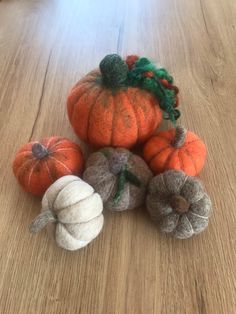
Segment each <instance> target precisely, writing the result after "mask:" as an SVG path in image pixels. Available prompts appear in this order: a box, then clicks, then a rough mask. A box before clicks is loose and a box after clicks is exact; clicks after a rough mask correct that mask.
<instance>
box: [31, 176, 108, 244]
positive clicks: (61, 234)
mask: <svg viewBox="0 0 236 314" xmlns="http://www.w3.org/2000/svg"><path fill="white" fill-rule="evenodd" d="M102 210H103V204H102V199H101V197H100V195H99V194H98V193H95V192H94V189H93V188H92V187H91V186H90V185H89V184H88V183H86V182H84V181H83V180H81V179H80V178H79V177H76V176H72V175H68V176H64V177H62V178H60V179H58V180H57V181H55V182H54V183H53V184H52V185H51V186H50V187H49V188H48V189H47V191H46V192H45V194H44V197H43V200H42V212H41V214H40V215H39V216H38V217H36V218H35V220H34V221H33V222H32V224H31V225H30V231H31V232H32V233H37V232H38V231H40V230H41V229H42V228H43V227H45V226H46V225H48V231H49V232H50V233H52V234H53V236H54V237H55V240H56V243H57V245H58V246H60V247H62V248H64V249H66V250H78V249H80V248H82V247H84V246H86V245H87V244H88V243H90V242H91V241H92V240H93V239H95V238H96V237H97V236H98V234H99V233H100V231H101V230H102V227H103V215H102Z"/></svg>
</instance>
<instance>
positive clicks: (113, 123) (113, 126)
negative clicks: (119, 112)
mask: <svg viewBox="0 0 236 314" xmlns="http://www.w3.org/2000/svg"><path fill="white" fill-rule="evenodd" d="M112 100H113V116H112V123H111V143H110V144H111V146H114V144H113V143H114V130H115V116H116V104H115V98H114V97H112Z"/></svg>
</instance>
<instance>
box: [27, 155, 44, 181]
mask: <svg viewBox="0 0 236 314" xmlns="http://www.w3.org/2000/svg"><path fill="white" fill-rule="evenodd" d="M40 161H41V160H40V159H39V160H37V161H36V163H35V164H34V165H33V167H32V168H31V170H30V172H29V176H28V180H27V185H28V187H30V180H31V177H32V174H33V172H34V169H35V168H36V166H37V165H38V164H39V163H40Z"/></svg>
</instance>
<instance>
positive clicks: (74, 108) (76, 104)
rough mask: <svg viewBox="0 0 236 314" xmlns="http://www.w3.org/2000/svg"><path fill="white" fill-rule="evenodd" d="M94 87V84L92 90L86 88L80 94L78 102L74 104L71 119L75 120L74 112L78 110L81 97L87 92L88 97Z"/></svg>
mask: <svg viewBox="0 0 236 314" xmlns="http://www.w3.org/2000/svg"><path fill="white" fill-rule="evenodd" d="M93 87H95V85H94V86H91V87H90V90H89V92H88V90H84V91H83V93H82V94H81V95H80V96H79V98H78V99H77V101H76V102H74V105H73V108H72V113H71V117H70V120H71V121H73V118H74V114H75V110H76V107H77V106H78V102H79V101H80V99H81V97H83V96H84V94H87V97H88V96H89V95H90V93H91V92H92V91H93Z"/></svg>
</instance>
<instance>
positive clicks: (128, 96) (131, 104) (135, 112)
mask: <svg viewBox="0 0 236 314" xmlns="http://www.w3.org/2000/svg"><path fill="white" fill-rule="evenodd" d="M136 93H137V91H136V92H135V96H136ZM124 95H125V96H126V98H127V99H128V102H129V104H130V107H131V108H132V110H133V113H134V116H135V120H136V127H137V140H136V143H137V142H138V140H139V133H140V132H139V130H140V121H139V119H138V118H137V117H138V115H137V114H138V113H137V111H136V108H135V105H134V104H133V102H132V101H131V100H130V95H129V94H128V93H124ZM135 100H136V98H135ZM135 104H136V105H138V102H137V103H135ZM139 107H140V106H139Z"/></svg>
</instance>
